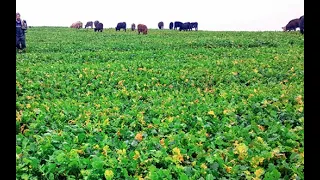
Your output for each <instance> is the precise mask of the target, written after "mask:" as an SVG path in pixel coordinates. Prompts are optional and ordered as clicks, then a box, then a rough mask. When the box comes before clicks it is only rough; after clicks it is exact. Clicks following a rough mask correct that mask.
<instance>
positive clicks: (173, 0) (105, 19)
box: [16, 0, 304, 31]
mask: <svg viewBox="0 0 320 180" xmlns="http://www.w3.org/2000/svg"><path fill="white" fill-rule="evenodd" d="M16 11H17V12H20V14H21V17H22V18H23V19H26V20H27V22H28V25H29V26H68V27H69V26H70V25H71V24H72V23H73V22H75V21H78V20H79V21H82V22H83V23H84V24H85V23H86V22H87V21H95V20H99V21H100V22H102V23H103V24H104V27H105V28H109V27H112V28H114V27H115V26H116V25H117V23H118V22H122V21H125V22H126V23H127V26H130V25H131V24H132V23H135V24H139V23H142V24H145V25H147V26H148V28H157V24H158V22H159V21H163V22H164V26H165V29H168V27H169V23H170V22H174V21H182V22H187V21H188V22H194V21H196V22H198V23H199V30H213V31H224V30H227V31H281V30H282V29H281V27H282V26H285V25H286V24H287V23H288V22H289V21H290V20H291V19H294V18H299V17H300V16H302V15H304V0H220V1H217V0H114V1H108V0H16Z"/></svg>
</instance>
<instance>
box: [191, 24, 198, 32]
mask: <svg viewBox="0 0 320 180" xmlns="http://www.w3.org/2000/svg"><path fill="white" fill-rule="evenodd" d="M192 28H194V29H195V30H196V31H198V22H192V23H191V30H192Z"/></svg>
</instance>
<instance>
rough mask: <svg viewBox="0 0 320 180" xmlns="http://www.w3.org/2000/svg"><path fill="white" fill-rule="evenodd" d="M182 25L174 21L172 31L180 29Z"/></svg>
mask: <svg viewBox="0 0 320 180" xmlns="http://www.w3.org/2000/svg"><path fill="white" fill-rule="evenodd" d="M182 24H183V23H182V22H180V21H175V22H174V29H175V30H176V29H177V28H178V27H181V25H182Z"/></svg>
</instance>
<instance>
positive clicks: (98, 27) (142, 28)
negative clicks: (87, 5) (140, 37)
mask: <svg viewBox="0 0 320 180" xmlns="http://www.w3.org/2000/svg"><path fill="white" fill-rule="evenodd" d="M82 27H83V23H82V22H81V21H77V22H75V23H72V25H71V26H70V28H75V29H80V28H82ZM84 28H93V29H94V31H95V32H102V30H103V24H102V23H101V22H99V21H94V22H92V21H88V22H87V23H86V24H85V26H84ZM158 28H159V29H164V23H163V22H162V21H161V22H159V23H158ZM178 28H179V31H182V30H183V31H192V29H195V30H196V31H197V30H198V22H185V23H182V22H180V21H175V22H174V23H173V22H170V23H169V29H174V30H177V29H178ZM115 29H116V31H120V30H121V29H123V30H124V31H127V23H126V22H119V23H118V24H117V26H116V28H115ZM137 29H138V34H140V33H142V34H148V27H147V26H146V25H144V24H138V26H137ZM135 30H136V25H135V24H134V23H132V24H131V31H135Z"/></svg>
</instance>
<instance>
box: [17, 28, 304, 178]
mask: <svg viewBox="0 0 320 180" xmlns="http://www.w3.org/2000/svg"><path fill="white" fill-rule="evenodd" d="M26 36H27V53H18V54H17V55H16V57H17V59H16V178H17V179H30V180H34V179H50V180H51V179H59V180H61V179H68V180H69V179H70V180H71V179H89V180H91V179H93V180H95V179H145V180H147V179H160V180H162V179H180V180H186V179H203V180H212V179H255V180H258V179H265V180H277V179H304V36H303V35H301V34H300V33H299V32H298V31H297V32H231V31H230V32H210V31H197V32H196V31H191V32H179V31H174V30H156V29H151V30H149V32H148V35H138V34H137V31H135V32H132V31H131V30H128V31H127V32H124V31H121V32H116V31H115V29H105V30H104V31H103V32H102V33H101V32H93V30H92V29H79V30H77V29H71V28H62V27H51V28H50V27H33V28H30V29H28V32H27V34H26Z"/></svg>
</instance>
